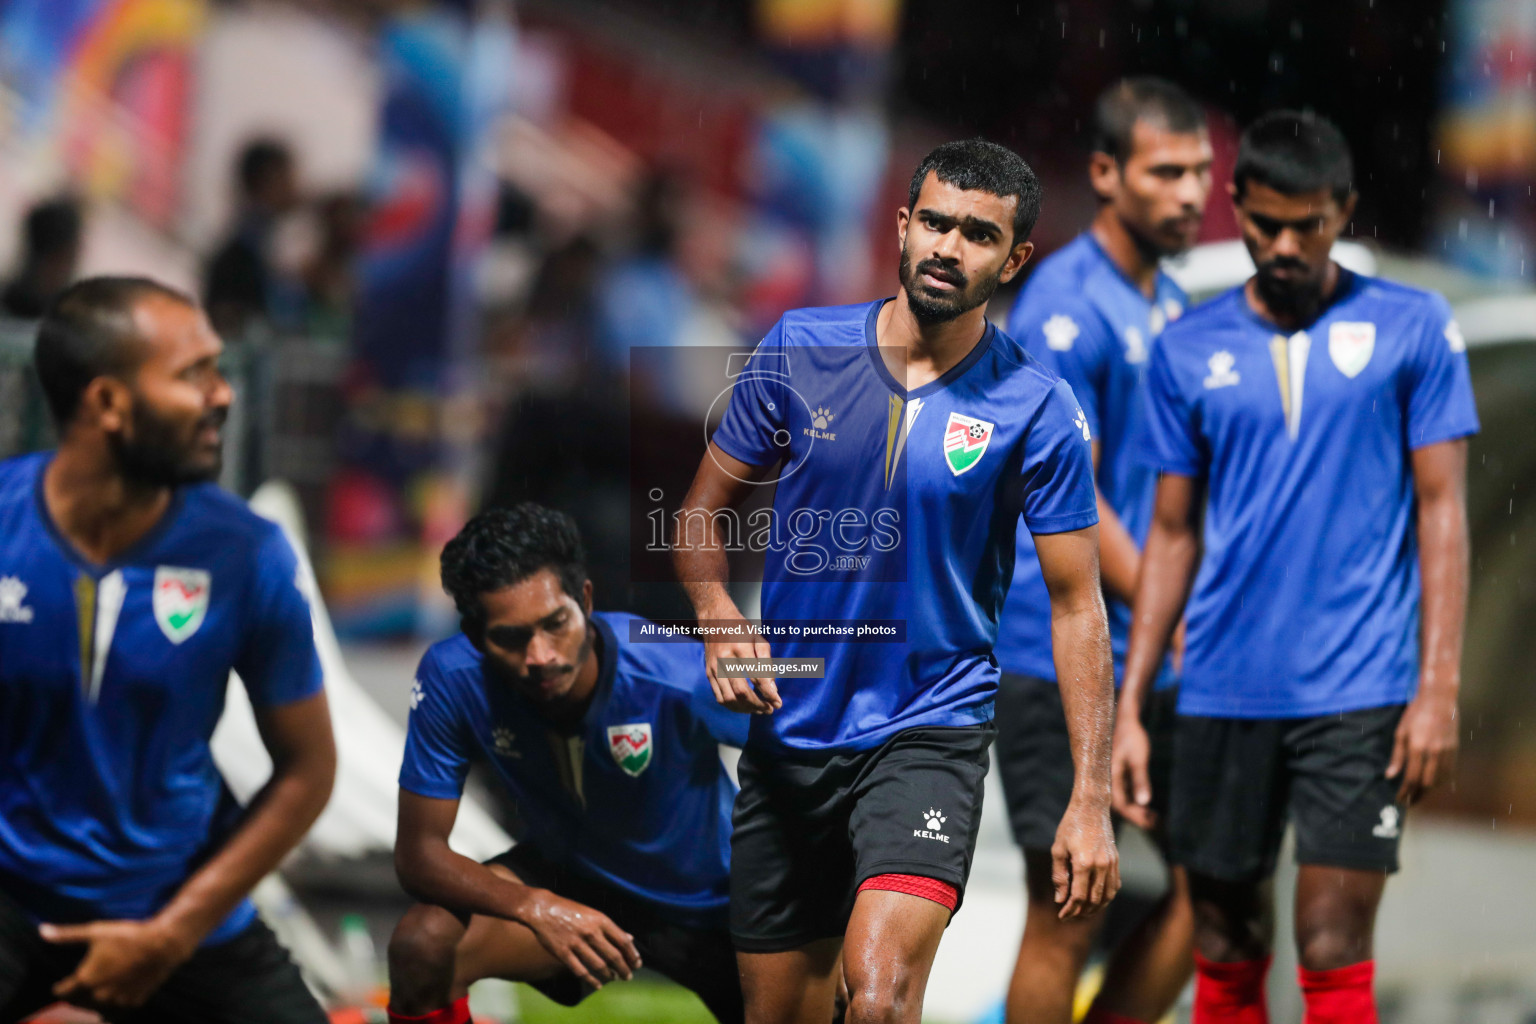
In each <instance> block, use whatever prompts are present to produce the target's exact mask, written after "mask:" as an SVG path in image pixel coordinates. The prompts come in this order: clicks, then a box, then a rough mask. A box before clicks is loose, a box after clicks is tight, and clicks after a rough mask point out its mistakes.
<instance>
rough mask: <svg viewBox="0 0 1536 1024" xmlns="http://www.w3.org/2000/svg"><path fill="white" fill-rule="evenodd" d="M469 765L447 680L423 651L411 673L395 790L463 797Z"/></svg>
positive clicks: (467, 745) (463, 736) (428, 654)
mask: <svg viewBox="0 0 1536 1024" xmlns="http://www.w3.org/2000/svg"><path fill="white" fill-rule="evenodd" d="M469 762H470V752H469V742H468V737H467V736H466V735H465V730H464V729H463V728H462V724H461V722H460V720H459V714H458V708H457V707H456V704H455V702H454V700H453V691H452V684H451V681H450V680H449V679H448V677H447V675H446V673H444V672H443V671H442V669H441V668H440V667H439V666H438V663H437V658H436V657H435V656H434V654H433V652H432V651H428V652H427V654H426V656H425V657H423V658H422V659H421V664H420V665H419V666H418V667H417V669H416V681H415V683H414V684H413V687H412V691H411V717H410V720H409V722H408V723H407V725H406V731H405V760H404V761H403V762H402V763H401V765H400V788H401V789H405V790H409V791H410V792H412V793H415V794H417V795H419V796H427V797H433V798H436V799H439V800H457V799H458V798H459V797H460V796H461V795H462V794H463V792H464V778H465V776H467V775H468V774H469Z"/></svg>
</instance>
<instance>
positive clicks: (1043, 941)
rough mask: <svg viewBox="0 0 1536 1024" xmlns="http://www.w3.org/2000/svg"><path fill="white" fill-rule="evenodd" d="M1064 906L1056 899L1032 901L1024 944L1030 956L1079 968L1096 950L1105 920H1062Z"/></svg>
mask: <svg viewBox="0 0 1536 1024" xmlns="http://www.w3.org/2000/svg"><path fill="white" fill-rule="evenodd" d="M1060 911H1061V907H1060V906H1058V905H1057V903H1056V901H1055V900H1054V899H1046V900H1036V899H1031V900H1030V901H1029V903H1028V909H1027V910H1026V912H1025V915H1024V945H1026V946H1028V947H1029V948H1030V951H1031V955H1034V956H1039V957H1047V958H1050V959H1053V960H1060V961H1063V962H1068V963H1075V964H1077V965H1078V967H1079V969H1081V966H1082V964H1083V963H1085V962H1086V961H1087V959H1088V954H1089V953H1090V952H1091V951H1092V950H1093V939H1094V936H1095V935H1097V934H1098V930H1099V925H1100V923H1101V922H1102V918H1101V917H1099V916H1097V915H1096V916H1094V917H1087V918H1083V917H1074V918H1072V919H1070V920H1066V921H1063V920H1062V919H1061V914H1060Z"/></svg>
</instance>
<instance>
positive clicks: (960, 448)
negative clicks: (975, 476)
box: [944, 412, 993, 476]
mask: <svg viewBox="0 0 1536 1024" xmlns="http://www.w3.org/2000/svg"><path fill="white" fill-rule="evenodd" d="M992 429H993V424H991V423H988V422H987V421H986V420H977V419H972V418H971V417H969V416H965V415H962V414H960V413H958V412H952V413H950V414H949V422H948V423H947V424H946V425H945V427H944V461H945V462H947V463H949V471H950V472H951V473H953V474H955V476H959V475H960V474H961V473H964V472H965V471H966V470H968V469H970V468H971V467H972V466H974V465H976V463H978V462H980V461H981V457H982V456H983V455H985V454H986V451H987V445H988V444H989V443H991V441H992Z"/></svg>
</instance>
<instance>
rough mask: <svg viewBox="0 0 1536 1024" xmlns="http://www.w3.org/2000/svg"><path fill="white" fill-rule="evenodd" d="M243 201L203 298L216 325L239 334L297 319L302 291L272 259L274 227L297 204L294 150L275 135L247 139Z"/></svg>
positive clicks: (240, 177)
mask: <svg viewBox="0 0 1536 1024" xmlns="http://www.w3.org/2000/svg"><path fill="white" fill-rule="evenodd" d="M235 170H236V178H237V182H236V185H237V188H238V189H239V195H240V202H239V210H238V212H237V214H236V220H235V226H234V229H233V230H232V231H231V232H230V234H229V236H228V238H226V239H225V241H224V243H223V244H222V245H220V246H219V248H218V250H217V252H215V254H214V257H213V259H212V261H211V262H210V263H209V265H208V277H207V282H206V285H205V287H204V294H203V298H204V303H205V305H206V306H207V308H208V315H209V317H210V319H212V321H213V325H214V327H215V328H217V329H218V330H219V332H220V333H221V334H224V335H226V336H231V337H232V336H236V335H238V334H240V333H241V332H242V331H244V330H245V329H246V328H247V327H249V326H251V324H252V323H253V322H255V321H265V322H267V323H268V324H271V325H273V326H277V327H292V326H296V325H297V321H298V320H299V319H300V310H301V309H302V301H303V299H302V295H301V293H300V291H299V289H298V287H297V286H296V285H295V283H294V282H292V281H287V280H285V279H284V278H283V275H282V274H281V273H280V272H279V271H278V270H277V269H276V267H275V266H274V264H273V261H272V244H273V234H274V228H275V227H276V225H277V222H278V221H279V219H281V218H282V217H283V215H284V214H287V213H288V212H290V211H292V210H293V209H294V208H295V207H297V206H298V204H299V186H298V173H297V169H296V166H295V161H294V158H293V153H292V151H291V150H289V148H288V146H287V145H286V144H284V143H282V142H280V141H278V140H276V139H270V138H262V139H256V140H253V141H252V142H249V143H247V144H246V146H245V148H244V149H243V150H241V151H240V157H239V160H238V161H237V162H236V168H235Z"/></svg>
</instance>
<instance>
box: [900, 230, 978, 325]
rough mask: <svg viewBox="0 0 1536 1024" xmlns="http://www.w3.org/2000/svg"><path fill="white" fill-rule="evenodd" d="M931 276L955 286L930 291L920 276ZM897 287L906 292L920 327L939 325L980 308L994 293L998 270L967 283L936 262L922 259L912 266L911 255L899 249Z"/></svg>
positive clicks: (954, 270)
mask: <svg viewBox="0 0 1536 1024" xmlns="http://www.w3.org/2000/svg"><path fill="white" fill-rule="evenodd" d="M924 273H932V274H935V275H936V276H938V277H941V278H944V279H945V280H948V281H949V282H951V283H952V284H953V285H954V286H955V290H954V291H952V292H942V293H941V292H933V291H929V290H928V287H927V286H926V285H924V284H923V280H922V277H921V275H922V274H924ZM899 277H900V280H901V287H902V288H903V289H904V290H905V291H906V293H907V307H908V308H909V309H911V310H912V315H913V316H914V317H916V318H917V322H918V323H920V324H925V325H927V324H943V323H948V322H949V321H951V320H953V319H955V318H956V317H958V316H961V315H963V314H965V313H969V312H970V311H971V310H973V309H975V308H976V307H977V306H980V305H983V304H985V303H986V301H987V300H988V299H990V298H991V297H992V293H993V292H995V291H997V285H998V281H999V280H1000V279H1001V277H1002V270H1001V269H999V270H998V272H997V273H996V274H991V275H988V276H985V277H982V278H979V279H977V280H975V281H971V280H969V279H968V278H967V277H966V276H965V274H963V273H962V272H961V271H960V269H959V268H958V267H952V266H947V265H945V264H944V263H943V262H942V261H940V260H936V259H926V260H923V261H922V262H921V263H919V264H918V265H917V266H916V267H913V266H912V254H911V253H909V252H908V251H907V247H906V246H905V245H903V246H902V247H901V268H900V271H899Z"/></svg>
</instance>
